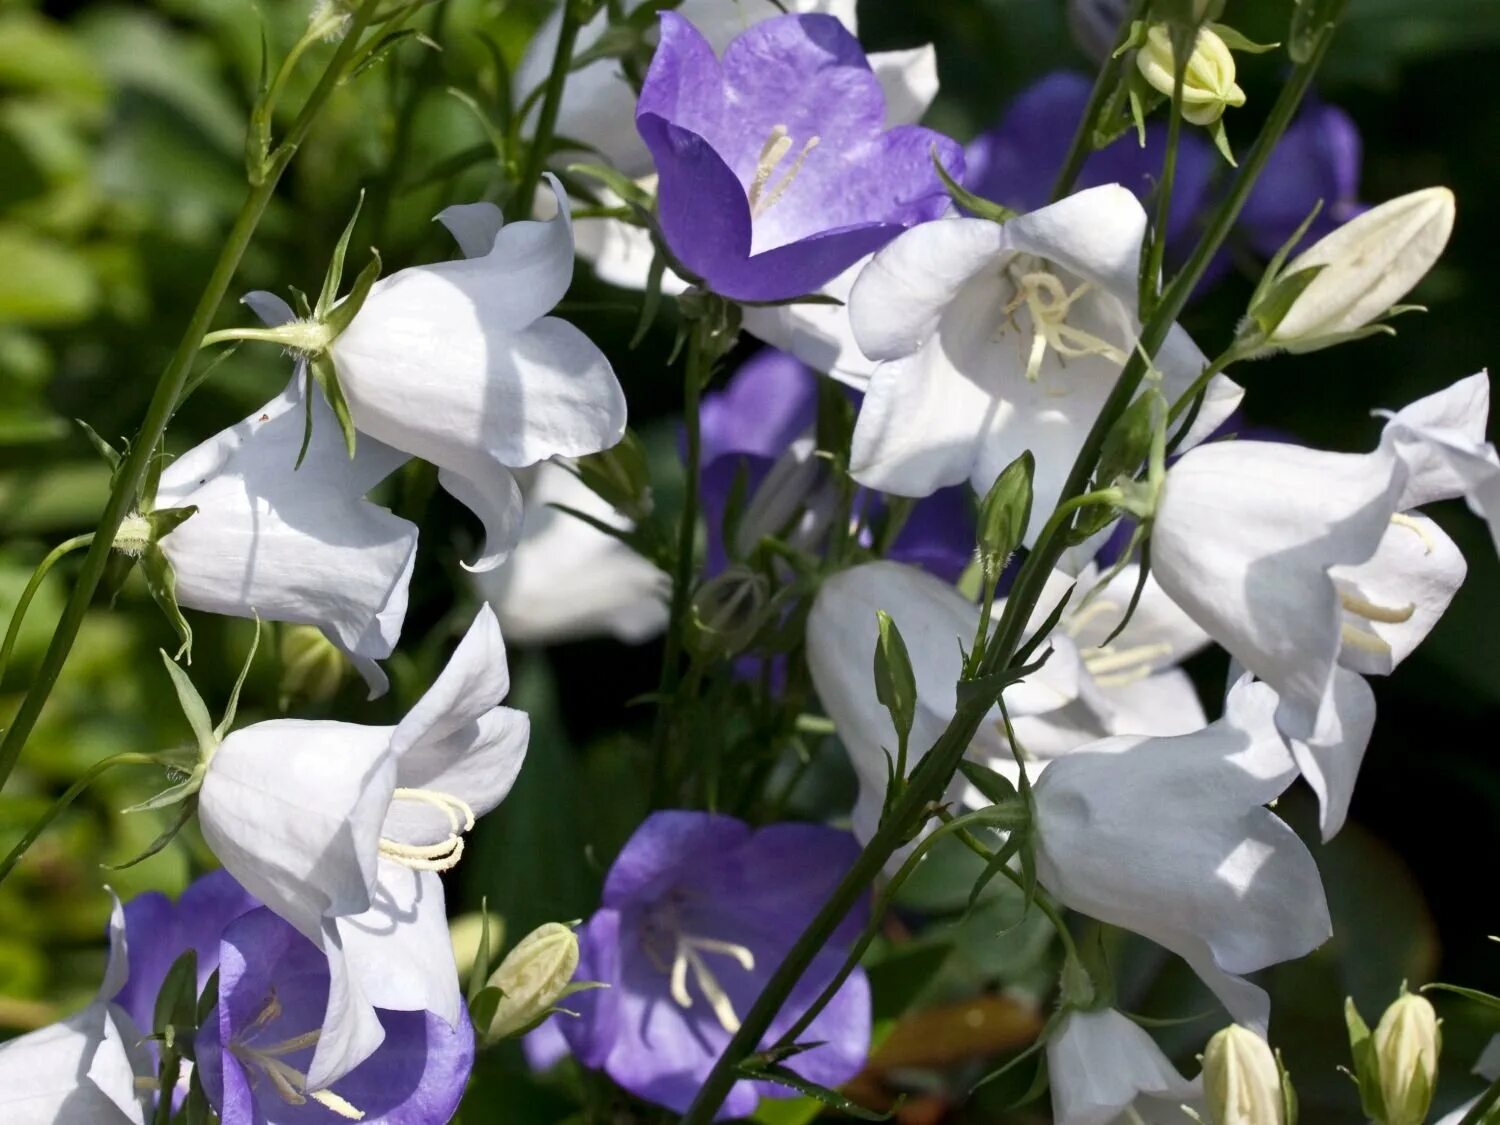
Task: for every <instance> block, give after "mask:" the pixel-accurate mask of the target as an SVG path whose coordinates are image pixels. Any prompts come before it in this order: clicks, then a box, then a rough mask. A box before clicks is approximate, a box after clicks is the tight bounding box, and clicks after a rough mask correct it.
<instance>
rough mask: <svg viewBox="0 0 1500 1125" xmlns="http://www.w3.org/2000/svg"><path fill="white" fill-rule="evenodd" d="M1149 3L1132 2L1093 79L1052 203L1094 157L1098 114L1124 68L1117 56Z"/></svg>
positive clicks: (1061, 195) (1056, 181)
mask: <svg viewBox="0 0 1500 1125" xmlns="http://www.w3.org/2000/svg"><path fill="white" fill-rule="evenodd" d="M1149 3H1150V0H1135V3H1134V4H1133V5H1131V8H1130V11H1129V13H1128V14H1127V15H1126V16H1125V19H1124V20H1122V21H1121V23H1120V38H1119V39H1118V40H1117V41H1116V43H1115V50H1114V51H1112V52H1111V53H1110V56H1109V58H1108V59H1106V60H1105V63H1104V65H1103V66H1102V67H1100V69H1099V76H1098V77H1097V78H1095V79H1094V88H1093V89H1092V90H1091V91H1090V92H1089V100H1088V104H1087V105H1085V106H1084V109H1083V118H1082V120H1080V121H1079V122H1078V128H1077V130H1076V131H1075V132H1074V133H1073V142H1072V144H1070V145H1069V146H1068V155H1067V156H1066V157H1065V158H1064V160H1063V165H1062V167H1061V168H1060V169H1059V170H1058V173H1057V179H1056V180H1055V181H1054V182H1053V184H1052V202H1054V203H1056V202H1057V201H1058V200H1059V199H1061V198H1062V197H1063V196H1065V195H1067V194H1068V193H1069V192H1070V191H1072V190H1073V184H1074V183H1075V182H1076V181H1077V179H1078V175H1079V173H1080V172H1082V171H1083V166H1084V164H1085V163H1086V162H1087V161H1088V158H1089V156H1090V155H1092V154H1093V151H1094V126H1095V125H1096V124H1097V119H1098V117H1099V111H1100V110H1101V109H1103V108H1104V103H1105V102H1106V101H1108V100H1109V95H1110V93H1111V91H1112V90H1113V89H1114V86H1115V83H1116V82H1117V81H1118V80H1119V77H1120V67H1121V66H1122V65H1124V60H1123V59H1122V58H1121V57H1120V53H1119V52H1120V48H1122V47H1123V46H1125V41H1126V39H1127V38H1128V37H1129V35H1130V28H1131V26H1132V25H1133V24H1134V23H1135V22H1136V21H1137V20H1139V19H1141V18H1142V17H1143V16H1144V15H1145V14H1146V6H1147V4H1149Z"/></svg>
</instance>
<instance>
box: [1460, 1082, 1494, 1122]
mask: <svg viewBox="0 0 1500 1125" xmlns="http://www.w3.org/2000/svg"><path fill="white" fill-rule="evenodd" d="M1497 1105H1500V1079H1496V1080H1495V1081H1494V1082H1491V1083H1490V1088H1489V1089H1488V1090H1486V1091H1485V1092H1484V1093H1482V1094H1480V1095H1479V1100H1478V1101H1477V1102H1475V1103H1474V1105H1473V1107H1472V1108H1471V1109H1470V1110H1469V1112H1468V1113H1466V1114H1464V1115H1463V1117H1462V1119H1460V1121H1459V1123H1458V1125H1480V1122H1482V1121H1483V1120H1484V1119H1485V1118H1486V1117H1488V1116H1489V1114H1490V1111H1491V1110H1492V1109H1494V1108H1495V1107H1496V1106H1497Z"/></svg>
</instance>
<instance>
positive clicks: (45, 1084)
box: [0, 895, 155, 1125]
mask: <svg viewBox="0 0 1500 1125" xmlns="http://www.w3.org/2000/svg"><path fill="white" fill-rule="evenodd" d="M111 897H113V895H111ZM127 971H128V962H127V959H126V954H125V915H124V912H123V911H122V910H121V909H120V902H119V900H118V899H115V901H114V909H113V910H112V911H111V913H110V918H109V963H108V966H107V967H106V968H105V970H104V981H103V983H102V984H101V985H100V986H99V992H98V994H97V995H96V996H95V998H94V1000H93V1002H92V1003H91V1004H89V1006H88V1007H86V1008H84V1009H83V1011H81V1012H79V1013H78V1014H77V1015H74V1016H70V1017H69V1018H68V1019H65V1020H63V1021H62V1022H60V1023H54V1024H51V1025H50V1026H48V1027H43V1028H40V1029H38V1030H36V1031H33V1032H30V1033H29V1034H27V1035H22V1036H20V1037H19V1038H16V1039H11V1040H9V1041H8V1042H5V1043H0V1118H3V1119H4V1120H5V1121H6V1122H7V1125H127V1123H130V1125H143V1123H144V1122H145V1120H146V1102H145V1100H144V1097H143V1094H144V1093H145V1092H146V1090H148V1089H149V1088H150V1087H148V1086H144V1085H143V1083H149V1082H153V1080H154V1077H155V1076H154V1065H153V1063H152V1060H151V1057H150V1055H149V1054H148V1053H147V1052H146V1050H145V1034H144V1033H143V1032H142V1031H141V1030H140V1029H139V1028H137V1027H136V1026H135V1024H134V1023H133V1022H132V1021H131V1019H130V1017H129V1016H128V1015H126V1014H125V1012H124V1010H123V1009H121V1008H119V1007H117V1006H115V1005H114V1004H113V1003H112V1001H113V1000H114V998H115V995H116V994H117V993H118V992H119V991H120V989H121V988H123V987H124V985H125V974H126V972H127ZM148 1030H149V1029H148Z"/></svg>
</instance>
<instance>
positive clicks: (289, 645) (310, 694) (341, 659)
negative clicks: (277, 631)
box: [280, 625, 349, 710]
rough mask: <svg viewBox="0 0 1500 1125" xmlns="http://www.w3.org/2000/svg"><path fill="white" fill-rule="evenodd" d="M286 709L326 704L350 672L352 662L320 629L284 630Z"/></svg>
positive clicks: (282, 696)
mask: <svg viewBox="0 0 1500 1125" xmlns="http://www.w3.org/2000/svg"><path fill="white" fill-rule="evenodd" d="M280 653H281V688H280V700H281V706H282V709H283V710H285V709H286V707H287V706H288V705H289V704H290V703H291V702H292V700H294V699H296V700H302V701H304V702H307V703H326V702H328V700H330V699H332V698H333V697H334V694H335V693H336V692H337V691H338V690H339V685H340V684H341V683H343V681H344V673H345V672H347V671H348V670H349V659H348V657H346V656H345V655H344V654H343V653H342V652H340V651H339V649H338V646H337V645H335V644H334V643H333V642H332V641H330V640H329V639H328V638H327V637H325V636H324V635H323V631H322V630H321V629H319V628H318V627H317V626H316V625H288V626H286V627H284V628H283V629H282V630H281V645H280Z"/></svg>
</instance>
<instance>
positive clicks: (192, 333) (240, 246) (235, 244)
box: [0, 0, 378, 789]
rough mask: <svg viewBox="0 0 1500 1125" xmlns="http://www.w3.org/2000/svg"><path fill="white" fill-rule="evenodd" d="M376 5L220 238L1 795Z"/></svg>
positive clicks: (22, 712)
mask: <svg viewBox="0 0 1500 1125" xmlns="http://www.w3.org/2000/svg"><path fill="white" fill-rule="evenodd" d="M377 3H378V0H362V3H361V4H360V6H359V8H358V9H357V10H356V11H355V13H354V15H353V16H352V17H351V21H350V25H349V31H348V33H347V34H346V35H345V37H344V39H343V41H342V42H341V43H340V44H339V45H338V49H337V50H336V51H335V52H334V54H333V57H332V58H331V59H330V60H329V62H328V68H327V69H326V70H325V71H324V72H323V76H322V78H321V79H319V81H318V84H317V86H315V87H314V89H313V92H312V93H311V94H309V95H308V99H307V102H306V103H305V104H304V105H303V107H302V111H301V112H300V113H299V114H298V115H297V119H296V121H294V122H293V124H292V127H291V129H290V130H288V132H287V135H286V138H285V139H284V140H283V141H282V142H281V144H280V145H279V146H277V149H276V151H275V152H274V153H273V154H272V155H271V157H270V159H269V161H268V162H267V174H266V175H265V177H264V178H263V179H262V180H261V181H260V182H259V183H256V184H253V185H251V188H250V191H249V192H248V193H247V194H246V196H245V201H244V202H243V203H242V204H241V205H240V210H239V214H238V215H237V216H235V220H234V224H233V225H232V226H231V227H230V229H229V233H228V235H227V236H226V237H225V239H224V247H223V249H222V250H221V251H220V252H219V260H218V261H217V262H216V263H215V265H214V269H213V273H211V274H210V275H209V278H208V281H207V283H206V284H205V285H204V287H203V293H202V296H200V297H199V299H198V304H197V307H196V308H194V310H193V313H192V316H191V317H190V318H189V320H188V324H187V328H186V329H185V330H184V332H183V334H182V338H181V340H180V341H179V342H178V344H177V350H176V351H175V352H173V354H172V358H171V360H169V361H168V363H167V366H166V369H165V370H164V371H163V372H162V374H161V378H160V379H159V380H158V381H157V384H156V390H155V391H154V392H153V393H152V396H151V402H150V405H149V406H147V408H146V417H145V420H144V421H143V422H142V423H141V428H140V430H139V431H138V432H137V433H136V436H135V440H134V441H132V442H131V443H130V452H129V454H128V455H127V456H126V458H125V460H124V461H123V462H122V463H121V465H120V469H119V471H118V473H117V474H116V476H115V481H114V486H113V488H112V489H111V490H110V495H109V500H108V501H107V502H106V503H105V505H104V512H103V513H102V514H101V515H100V517H99V525H98V527H97V528H96V529H95V531H94V541H93V543H92V544H91V545H90V546H89V551H88V554H87V555H85V556H84V560H83V565H82V566H81V567H80V568H79V572H78V581H77V583H76V584H75V585H74V587H73V592H72V594H71V595H70V596H69V598H68V602H67V605H66V606H65V607H64V608H63V613H62V617H61V618H60V619H59V620H58V623H57V629H56V630H55V631H54V632H53V634H52V642H51V644H49V645H48V646H47V651H46V653H45V655H43V657H42V663H41V666H40V667H39V668H38V669H37V676H36V679H35V681H33V683H32V685H31V687H30V689H29V690H28V691H27V692H26V696H25V698H24V699H22V700H21V706H20V709H19V710H18V711H17V712H16V717H15V719H14V720H13V721H12V722H11V725H10V729H9V730H7V731H6V732H5V736H4V738H3V739H0V789H3V788H4V786H5V782H6V780H7V779H8V778H9V777H10V774H11V771H12V770H13V769H14V768H15V765H16V759H18V758H19V757H20V755H21V748H22V747H23V746H25V745H26V740H27V738H29V737H30V736H31V731H32V728H34V727H35V726H36V721H37V718H38V717H39V716H40V715H41V712H42V708H43V706H44V705H45V704H46V702H47V697H48V696H49V695H51V693H52V688H53V686H54V685H55V684H56V683H57V677H58V676H59V675H60V674H61V672H62V669H63V665H64V664H65V663H67V659H68V654H69V653H70V652H71V651H72V649H73V642H74V641H75V640H76V639H77V637H78V630H79V627H80V626H81V625H82V624H83V618H84V614H86V613H87V612H88V608H89V603H90V601H92V600H93V596H94V591H95V590H96V589H98V586H99V581H100V579H102V578H103V577H104V568H105V565H106V564H107V563H108V562H109V552H110V549H111V545H112V544H113V543H114V538H115V532H117V531H118V530H119V528H120V524H121V523H122V522H123V521H124V519H125V517H126V516H127V515H128V514H129V513H130V511H131V509H132V508H133V507H134V505H135V502H136V496H137V494H138V493H139V492H140V487H141V482H142V481H143V480H145V477H146V469H147V467H148V465H149V464H150V461H151V458H152V457H153V456H154V455H155V453H156V448H157V445H158V444H159V443H160V441H161V437H162V434H163V433H164V432H165V431H166V428H167V423H168V422H169V421H171V418H172V412H173V411H174V410H175V409H176V407H177V402H178V399H179V398H180V397H181V395H182V391H183V388H184V387H185V385H186V384H187V379H188V375H189V374H190V373H191V371H192V366H193V360H194V359H195V358H196V357H197V355H198V349H199V347H200V345H201V344H202V342H203V337H204V335H205V334H206V333H207V332H208V327H209V325H210V324H212V323H213V319H214V315H215V314H216V313H217V312H218V309H219V304H220V303H221V302H222V301H223V299H224V294H225V293H226V292H228V290H229V285H230V283H231V282H232V281H233V280H234V275H235V271H236V270H237V269H238V268H239V264H240V259H241V258H242V257H243V256H244V253H245V250H246V248H247V247H248V246H249V245H250V240H251V238H252V237H253V236H254V234H255V228H256V227H257V226H258V225H259V223H260V219H261V215H262V214H264V212H265V209H266V205H267V204H268V203H269V202H270V199H271V196H272V194H273V193H274V192H275V190H276V185H277V183H278V182H279V181H280V179H281V174H282V172H284V171H285V170H286V167H287V165H288V164H290V163H291V160H292V156H293V154H294V153H295V152H296V150H297V146H299V145H300V144H301V143H302V142H303V141H304V140H305V139H306V137H307V134H308V131H309V130H310V129H311V128H312V125H313V122H314V120H316V118H317V116H318V113H319V112H320V111H321V110H322V108H323V104H324V103H325V102H326V101H327V100H328V97H329V95H331V94H332V93H333V91H334V89H335V88H336V87H337V86H338V84H339V82H340V81H341V80H342V78H343V76H344V69H345V66H346V64H347V62H348V60H349V58H350V56H351V55H352V54H353V52H354V49H355V47H356V45H357V44H358V41H359V39H360V37H361V36H362V35H363V34H364V30H365V28H366V27H367V26H368V25H369V22H370V20H371V18H372V17H373V16H374V14H375V8H376V5H377Z"/></svg>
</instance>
